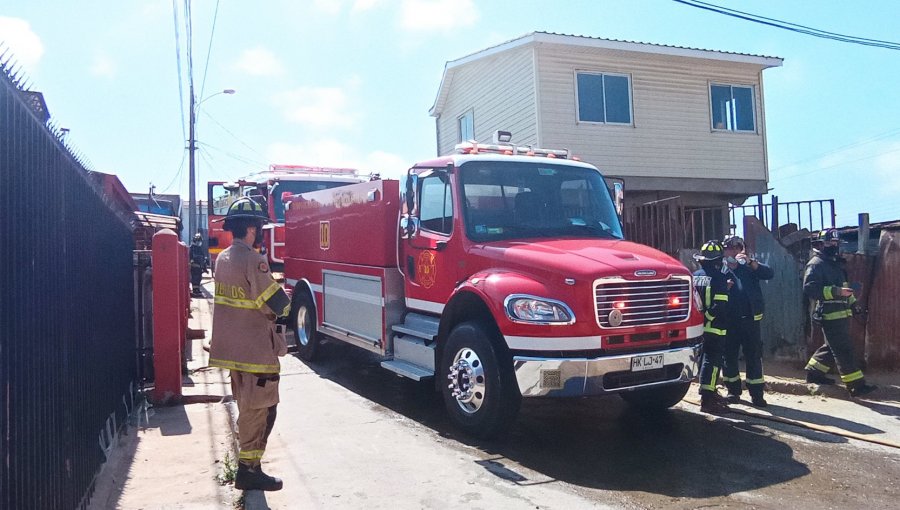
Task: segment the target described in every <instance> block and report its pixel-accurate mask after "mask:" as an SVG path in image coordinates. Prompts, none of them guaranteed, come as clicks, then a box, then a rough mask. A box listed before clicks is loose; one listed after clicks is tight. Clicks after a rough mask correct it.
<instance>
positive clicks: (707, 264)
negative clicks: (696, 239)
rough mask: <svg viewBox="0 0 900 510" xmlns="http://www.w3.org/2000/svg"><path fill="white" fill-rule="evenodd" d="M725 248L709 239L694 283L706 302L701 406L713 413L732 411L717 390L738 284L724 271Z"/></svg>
mask: <svg viewBox="0 0 900 510" xmlns="http://www.w3.org/2000/svg"><path fill="white" fill-rule="evenodd" d="M723 256H724V249H723V248H722V244H721V243H719V241H717V240H714V241H708V242H706V243H705V244H704V245H703V246H702V247H701V248H700V254H699V255H696V256H695V257H694V258H695V260H697V262H699V263H700V267H701V269H699V270H698V271H697V272H695V273H694V286H695V288H696V289H697V292H699V293H700V298H701V301H702V302H703V315H704V322H703V357H702V358H701V360H700V410H701V411H702V412H705V413H710V414H722V413H725V412H728V404H727V403H726V402H725V399H724V398H722V397H721V396H720V395H719V393H718V391H716V382H717V379H718V377H719V373H720V372H721V370H722V365H723V364H724V355H725V336H726V335H727V321H728V318H729V303H728V291H729V289H730V287H731V286H732V285H733V284H734V282H733V281H730V280H728V279H727V278H726V276H725V275H724V274H722V259H723Z"/></svg>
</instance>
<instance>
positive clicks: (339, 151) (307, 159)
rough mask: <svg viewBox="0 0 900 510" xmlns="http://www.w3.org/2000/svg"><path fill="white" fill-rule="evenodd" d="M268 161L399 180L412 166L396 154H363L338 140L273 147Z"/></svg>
mask: <svg viewBox="0 0 900 510" xmlns="http://www.w3.org/2000/svg"><path fill="white" fill-rule="evenodd" d="M266 157H267V159H268V160H269V161H274V162H276V163H280V164H293V165H311V166H325V167H338V168H355V169H357V170H359V171H360V173H361V174H369V173H373V172H377V173H380V174H381V176H382V177H385V178H387V177H391V178H397V177H399V176H400V175H403V172H404V171H405V170H406V168H407V167H408V166H409V165H410V163H409V162H407V161H405V160H404V159H403V158H401V157H400V156H398V155H396V154H391V153H388V152H383V151H374V152H370V153H368V154H360V153H359V152H358V150H357V149H356V148H355V147H354V146H352V145H348V144H345V143H344V142H341V141H339V140H335V139H331V138H329V139H321V140H317V141H314V142H311V143H309V144H289V143H283V142H278V143H273V144H271V145H269V146H268V148H267V149H266Z"/></svg>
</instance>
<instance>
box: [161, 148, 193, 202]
mask: <svg viewBox="0 0 900 510" xmlns="http://www.w3.org/2000/svg"><path fill="white" fill-rule="evenodd" d="M186 156H187V151H184V152H182V153H181V163H179V164H178V171H177V172H175V177H173V178H172V180H171V181H170V182H169V184H168V185H167V186H166V187H165V188H163V190H162V191H160V193H165V192H166V191H169V188H171V187H172V185H173V184H175V182H176V181H178V179H180V178H181V174H182V170H184V159H185V157H186Z"/></svg>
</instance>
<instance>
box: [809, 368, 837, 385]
mask: <svg viewBox="0 0 900 510" xmlns="http://www.w3.org/2000/svg"><path fill="white" fill-rule="evenodd" d="M806 382H808V383H812V384H834V379H832V378H831V377H828V376H826V375H825V374H823V373H822V372H820V371H818V370H815V369H813V370H808V369H807V371H806Z"/></svg>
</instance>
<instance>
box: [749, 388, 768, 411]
mask: <svg viewBox="0 0 900 510" xmlns="http://www.w3.org/2000/svg"><path fill="white" fill-rule="evenodd" d="M750 401H751V402H753V405H754V406H755V407H766V406H768V405H769V403H768V402H766V398H765V397H764V396H763V390H762V388H760V389H759V391H755V390H752V391H750Z"/></svg>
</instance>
